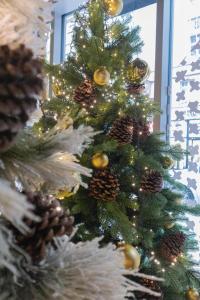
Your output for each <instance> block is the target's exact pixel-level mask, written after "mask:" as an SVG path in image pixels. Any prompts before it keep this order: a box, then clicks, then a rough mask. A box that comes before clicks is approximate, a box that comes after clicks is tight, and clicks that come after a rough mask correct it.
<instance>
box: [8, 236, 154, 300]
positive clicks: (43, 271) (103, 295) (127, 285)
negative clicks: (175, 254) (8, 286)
mask: <svg viewBox="0 0 200 300" xmlns="http://www.w3.org/2000/svg"><path fill="white" fill-rule="evenodd" d="M55 243H56V245H57V250H52V248H50V249H49V253H48V256H47V258H46V260H45V261H44V262H43V263H42V264H41V265H40V266H27V270H28V272H29V273H30V274H31V273H32V274H35V275H36V274H37V278H38V281H36V282H35V281H34V282H31V281H29V280H28V283H27V284H26V283H25V284H24V285H22V287H21V288H16V291H15V297H13V295H12V299H14V300H15V299H21V298H20V297H22V296H23V299H24V300H28V299H37V300H45V299H48V300H55V299H57V300H75V299H77V300H85V299H87V300H122V299H124V297H125V296H127V295H128V291H136V290H137V291H143V292H146V293H149V294H151V295H154V296H155V297H156V296H158V297H159V293H156V292H153V291H151V290H149V289H147V288H145V287H143V286H141V285H139V284H138V283H136V282H134V281H132V280H131V281H130V280H128V279H127V278H125V277H124V275H130V274H131V275H133V276H140V277H146V278H149V279H151V280H160V279H158V278H156V277H153V276H146V275H144V274H140V273H134V272H133V271H132V272H130V271H126V270H124V267H123V255H122V253H120V252H118V251H116V250H115V251H114V246H113V245H108V246H106V247H103V248H99V239H94V240H93V241H90V242H84V243H79V244H73V243H71V242H70V241H69V240H68V238H59V239H56V240H55ZM34 278H36V277H35V276H34ZM26 280H27V279H26ZM25 282H26V281H25Z"/></svg>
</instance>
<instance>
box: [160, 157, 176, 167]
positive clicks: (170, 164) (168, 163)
mask: <svg viewBox="0 0 200 300" xmlns="http://www.w3.org/2000/svg"><path fill="white" fill-rule="evenodd" d="M173 165H174V161H173V160H172V159H171V158H170V157H168V156H164V157H163V158H162V166H163V168H164V169H170V168H172V167H173Z"/></svg>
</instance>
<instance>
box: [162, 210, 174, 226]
mask: <svg viewBox="0 0 200 300" xmlns="http://www.w3.org/2000/svg"><path fill="white" fill-rule="evenodd" d="M174 226H175V221H174V219H173V217H172V215H171V214H170V213H166V216H165V223H164V227H165V229H172V228H173V227H174Z"/></svg>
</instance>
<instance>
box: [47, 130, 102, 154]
mask: <svg viewBox="0 0 200 300" xmlns="http://www.w3.org/2000/svg"><path fill="white" fill-rule="evenodd" d="M60 126H62V125H59V127H58V125H57V126H56V127H55V128H56V129H57V132H56V134H55V135H54V133H55V129H53V130H52V132H50V133H49V135H48V137H47V140H49V142H50V144H54V145H56V146H57V149H59V150H60V151H67V152H69V153H72V154H77V155H82V154H83V152H84V150H85V149H86V148H88V146H89V144H90V143H91V142H92V140H93V138H94V136H95V135H96V134H98V133H99V132H94V130H93V128H92V127H91V126H83V125H81V126H79V127H78V128H77V129H74V128H73V126H70V127H68V128H67V129H63V128H62V129H61V127H60ZM59 129H61V130H59Z"/></svg>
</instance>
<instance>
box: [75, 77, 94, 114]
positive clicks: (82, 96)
mask: <svg viewBox="0 0 200 300" xmlns="http://www.w3.org/2000/svg"><path fill="white" fill-rule="evenodd" d="M74 101H75V102H76V103H78V104H80V105H81V106H82V107H86V108H88V107H90V106H91V105H93V104H94V103H95V102H96V93H95V89H94V86H93V83H92V81H91V80H89V79H85V80H84V81H83V82H82V83H81V84H80V85H79V86H78V87H77V88H76V89H75V91H74Z"/></svg>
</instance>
